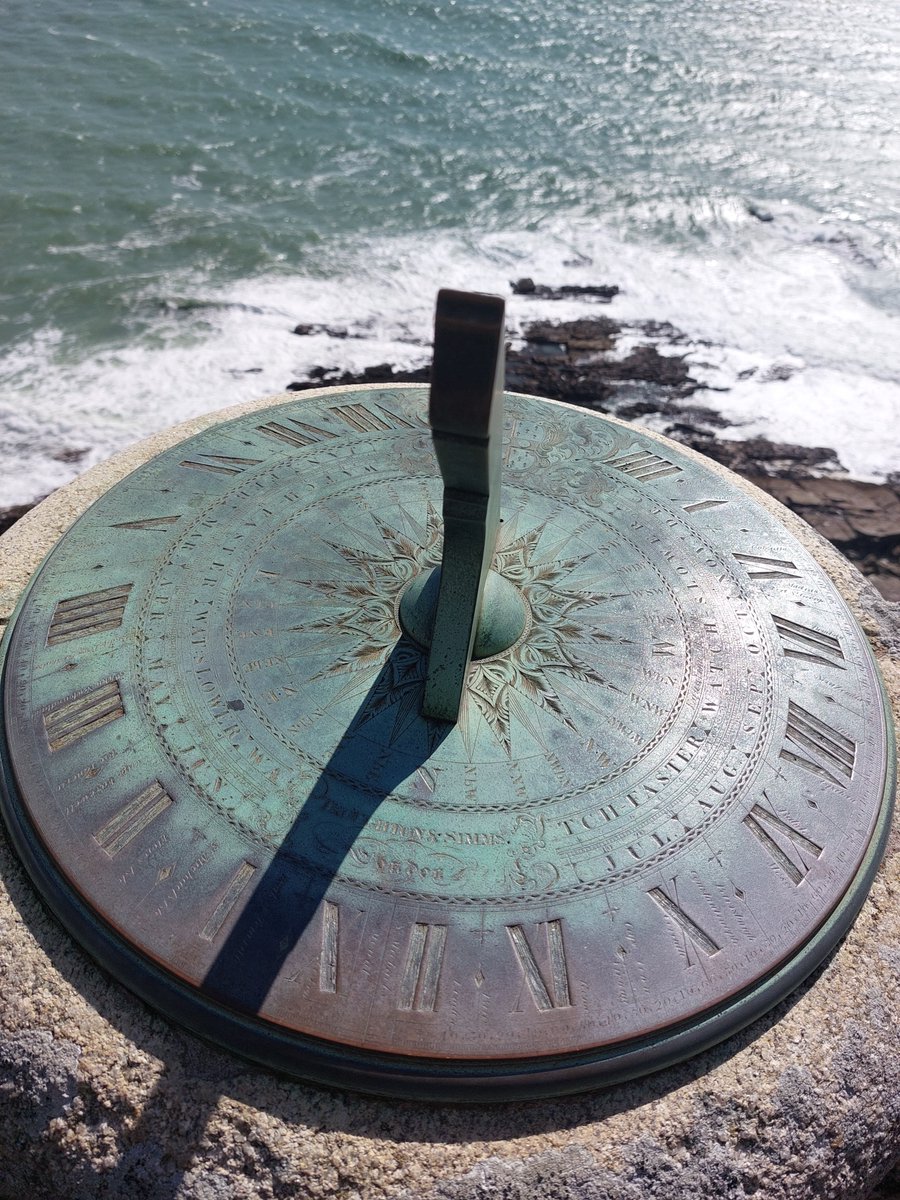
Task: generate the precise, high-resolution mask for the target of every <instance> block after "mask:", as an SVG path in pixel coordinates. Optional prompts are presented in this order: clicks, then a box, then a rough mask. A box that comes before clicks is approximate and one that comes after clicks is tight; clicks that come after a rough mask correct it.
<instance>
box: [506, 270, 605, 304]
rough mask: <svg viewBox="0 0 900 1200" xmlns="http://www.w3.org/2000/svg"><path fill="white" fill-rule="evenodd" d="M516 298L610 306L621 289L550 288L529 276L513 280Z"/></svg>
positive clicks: (599, 286) (594, 286)
mask: <svg viewBox="0 0 900 1200" xmlns="http://www.w3.org/2000/svg"><path fill="white" fill-rule="evenodd" d="M509 286H510V287H511V288H512V293H513V295H514V296H534V298H535V299H537V300H571V299H573V298H577V299H579V300H586V299H595V300H599V301H600V303H601V304H609V302H610V300H612V299H613V297H614V296H618V294H619V291H620V289H619V288H618V287H617V286H616V285H615V284H614V283H613V284H605V283H600V284H582V285H579V284H565V283H564V284H562V285H561V286H560V287H548V286H547V285H546V284H543V283H535V282H534V280H533V279H530V278H528V277H527V276H526V277H525V278H523V279H516V280H511V281H510V285H509Z"/></svg>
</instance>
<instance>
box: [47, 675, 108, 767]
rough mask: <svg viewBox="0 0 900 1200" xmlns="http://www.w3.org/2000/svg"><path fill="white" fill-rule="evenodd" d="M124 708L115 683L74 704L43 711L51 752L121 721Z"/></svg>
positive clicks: (87, 695)
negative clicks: (112, 722) (111, 723)
mask: <svg viewBox="0 0 900 1200" xmlns="http://www.w3.org/2000/svg"><path fill="white" fill-rule="evenodd" d="M124 715H125V706H124V705H123V703H122V693H121V691H120V690H119V682H118V680H117V679H111V680H110V681H109V682H108V683H101V684H99V685H98V686H97V687H95V688H93V689H92V690H91V691H90V692H85V693H84V694H83V695H81V696H79V697H78V698H77V699H76V700H67V701H66V702H65V703H64V704H57V705H54V706H53V707H52V708H47V709H45V710H44V713H43V718H44V730H45V732H46V734H47V742H48V744H49V746H50V749H51V750H62V749H63V748H64V747H65V746H71V745H72V743H73V742H77V741H79V740H80V739H81V738H83V737H85V736H86V734H89V733H92V732H93V731H94V730H95V729H100V728H101V727H102V726H103V725H108V724H109V723H110V722H111V721H116V720H118V718H119V717H124Z"/></svg>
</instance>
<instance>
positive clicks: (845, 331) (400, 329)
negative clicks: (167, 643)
mask: <svg viewBox="0 0 900 1200" xmlns="http://www.w3.org/2000/svg"><path fill="white" fill-rule="evenodd" d="M715 228H716V229H717V230H718V234H717V236H712V237H710V238H709V239H708V240H707V242H706V243H704V245H705V251H704V252H703V253H698V252H697V250H696V248H695V249H694V250H693V251H691V252H688V250H687V249H685V248H676V247H673V246H665V245H651V244H650V243H649V242H648V240H646V239H642V240H636V239H635V238H634V236H633V235H628V236H625V235H622V234H619V233H616V232H615V231H613V230H610V229H598V228H596V227H591V226H588V225H586V224H577V223H576V224H573V223H565V222H563V221H562V220H560V221H559V222H558V223H557V225H556V226H555V227H545V228H543V229H542V230H540V231H539V232H516V233H505V234H484V235H480V236H475V235H467V236H464V235H457V236H453V235H449V234H444V235H431V236H426V235H420V236H417V237H408V238H395V239H387V238H385V239H381V240H375V241H369V242H360V243H358V244H357V245H355V246H352V247H347V246H344V247H343V248H342V249H341V250H340V253H339V255H338V254H337V253H335V256H334V258H333V262H334V270H333V273H332V275H331V276H330V277H329V278H315V277H310V276H304V275H300V274H297V275H290V274H277V275H275V274H272V275H268V276H266V277H263V278H256V279H248V280H245V281H242V282H239V283H235V284H232V285H229V286H227V287H211V286H208V285H205V284H204V283H203V281H202V280H198V279H191V278H181V279H178V280H171V281H169V285H168V290H167V292H166V295H165V296H163V297H160V295H159V288H158V287H157V288H155V289H154V293H153V295H152V296H149V295H148V296H147V297H146V300H147V303H148V305H149V304H150V303H151V301H152V302H153V303H154V304H155V303H157V302H158V301H160V300H161V299H162V300H165V301H166V302H167V303H166V304H163V305H161V306H160V307H159V308H158V310H157V309H154V310H153V311H154V313H156V312H158V315H155V316H154V317H153V318H152V319H151V320H150V321H148V322H146V323H145V325H144V328H143V331H142V332H140V333H138V334H137V335H136V336H135V338H134V339H133V340H132V341H131V343H130V344H128V345H124V346H121V347H116V348H109V349H106V350H104V351H102V352H100V353H95V354H92V355H90V356H87V355H84V354H82V355H78V354H77V353H76V352H73V350H72V348H71V346H68V345H67V344H66V340H65V338H64V337H63V336H62V334H61V333H60V332H59V331H57V330H53V329H43V330H41V331H40V332H39V333H37V334H35V335H33V336H32V337H31V339H30V340H28V341H26V342H22V343H20V344H18V345H17V346H15V347H14V348H13V350H12V351H10V352H9V353H7V354H6V356H5V357H4V358H3V359H2V360H0V381H2V391H0V429H2V430H3V434H4V441H5V446H6V454H5V469H4V473H3V478H2V481H0V505H4V504H12V503H19V502H24V501H27V500H31V499H33V498H35V497H36V496H39V495H41V494H43V493H45V492H46V491H48V490H50V489H51V488H53V487H56V486H58V485H60V484H62V483H64V482H66V481H67V480H68V479H69V478H71V477H72V476H73V475H74V474H76V473H77V472H79V471H81V470H83V469H84V468H85V467H86V466H88V465H90V464H92V463H93V462H95V461H99V460H101V459H103V458H105V457H107V456H108V455H109V454H110V453H112V452H113V451H115V450H116V449H118V448H120V447H122V446H123V445H125V444H127V443H129V442H131V441H133V440H135V439H137V438H140V437H143V436H146V435H147V434H149V433H151V432H153V431H155V430H157V429H159V428H162V427H164V426H166V425H169V424H172V423H174V422H176V421H179V420H184V419H186V418H189V417H192V416H195V415H197V414H199V413H202V412H206V411H210V410H213V409H217V408H221V407H224V406H226V405H229V404H233V403H237V402H239V401H241V400H245V399H251V398H255V397H258V396H261V395H265V394H267V393H272V392H277V391H281V390H282V389H283V388H284V387H285V386H286V385H287V383H288V382H290V381H291V380H292V379H302V378H305V377H306V376H307V375H308V373H309V371H310V370H311V369H312V368H314V367H317V366H321V367H325V368H329V369H331V368H333V369H335V370H350V371H360V370H362V369H363V368H364V367H366V366H371V365H374V364H376V363H381V362H389V363H391V364H393V365H394V366H395V367H400V368H402V367H410V366H415V365H419V364H421V363H422V362H424V361H426V359H427V357H428V354H429V341H430V336H431V322H432V314H433V307H434V296H435V293H436V290H437V288H438V287H442V286H443V287H459V288H467V289H475V290H483V291H492V292H500V293H503V294H508V292H509V281H510V280H512V279H516V278H517V277H519V276H521V275H529V276H531V277H533V278H534V279H535V280H536V281H538V282H545V283H549V284H561V283H566V284H595V283H616V284H618V285H619V286H620V287H621V288H622V292H621V294H620V295H619V296H617V297H616V299H615V300H614V301H613V303H612V304H610V305H608V306H598V305H597V304H596V303H594V302H591V301H584V300H575V299H569V300H564V301H546V300H539V299H534V298H529V297H519V296H513V297H511V298H510V299H509V300H508V317H509V323H510V329H511V332H512V333H513V335H514V336H515V335H516V334H517V333H519V332H521V330H522V327H523V325H524V324H525V323H526V322H527V321H528V320H532V319H536V318H543V317H549V318H552V319H557V320H565V319H571V318H573V317H576V316H581V315H585V314H588V313H608V314H609V315H610V316H612V317H615V318H616V319H619V320H625V321H641V320H648V319H654V320H658V321H669V322H671V323H672V324H673V325H674V326H676V327H677V328H678V329H679V330H681V331H683V332H684V334H685V335H687V338H688V339H689V341H688V343H687V344H684V343H682V344H679V345H676V346H673V347H672V348H671V351H670V352H672V353H687V354H688V357H689V361H690V363H691V369H692V372H693V374H694V376H695V377H696V378H699V379H702V380H703V381H704V382H706V383H707V384H709V385H710V386H711V387H715V388H724V389H728V390H724V391H716V392H708V393H704V392H700V393H699V394H698V396H697V397H696V398H697V399H698V400H700V402H702V403H708V404H709V405H710V407H713V408H718V409H719V410H720V411H721V412H722V413H723V414H724V415H725V417H726V418H727V419H728V420H729V421H730V422H732V423H733V425H732V427H731V428H730V429H729V430H727V431H725V433H726V436H733V437H748V436H754V435H757V434H760V435H763V436H765V437H769V438H771V439H773V440H776V441H793V442H798V443H800V444H806V445H824V446H830V447H832V448H834V449H835V450H836V451H837V452H838V456H839V458H840V460H841V462H842V464H843V466H844V467H845V468H846V469H847V471H848V472H849V473H851V474H852V475H853V476H855V477H857V478H862V479H883V478H884V477H885V476H886V474H888V473H889V472H892V471H900V432H898V430H900V354H898V344H900V339H898V337H897V324H898V321H897V318H896V317H895V316H893V315H891V314H890V313H889V312H887V311H885V309H883V308H878V307H875V306H874V305H873V304H872V303H871V302H870V301H869V300H867V299H866V298H865V295H864V294H863V292H862V290H861V289H860V288H859V286H858V284H859V281H860V279H863V281H865V279H866V277H867V276H871V275H872V274H873V273H874V274H875V275H877V273H878V271H879V269H880V268H879V267H878V266H877V264H873V263H872V262H870V261H865V262H861V263H860V262H857V261H855V260H854V261H853V262H848V259H847V255H846V254H845V253H844V250H845V246H843V245H840V244H838V245H835V244H832V243H830V242H827V241H824V242H823V241H816V240H815V237H816V228H815V226H807V227H805V231H804V227H803V226H802V223H800V222H798V221H797V220H796V219H795V218H794V217H793V215H792V214H787V215H786V217H785V219H784V220H782V218H781V216H778V217H777V218H776V220H775V221H773V222H771V223H767V224H762V223H760V222H757V221H755V220H753V219H752V218H751V217H748V216H747V215H746V213H745V212H744V211H743V210H742V209H740V208H739V206H732V207H731V208H730V209H729V210H728V211H727V213H726V214H725V218H723V220H722V221H721V223H720V224H719V225H718V226H716V227H715ZM185 301H189V304H187V305H185V304H184V302H185ZM297 324H305V325H312V326H315V327H322V329H321V330H320V331H319V332H315V333H312V334H310V335H307V336H302V337H298V336H296V335H295V334H294V333H293V332H292V330H293V328H294V326H295V325H297ZM329 331H331V332H329ZM341 331H343V334H342V333H341ZM662 349H663V350H664V351H665V349H666V347H665V346H663V347H662ZM80 450H84V451H85V453H84V455H83V456H82V457H81V458H80V459H79V460H78V461H77V462H72V461H68V462H67V461H61V459H63V460H64V459H66V458H67V457H68V458H72V457H73V456H72V454H71V452H72V451H80Z"/></svg>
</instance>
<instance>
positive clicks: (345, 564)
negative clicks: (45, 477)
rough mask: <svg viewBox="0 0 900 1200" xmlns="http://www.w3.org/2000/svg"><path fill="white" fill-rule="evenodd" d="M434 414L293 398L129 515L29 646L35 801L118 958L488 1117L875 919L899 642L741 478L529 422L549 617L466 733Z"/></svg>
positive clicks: (529, 488)
mask: <svg viewBox="0 0 900 1200" xmlns="http://www.w3.org/2000/svg"><path fill="white" fill-rule="evenodd" d="M424 402H425V396H424V393H423V392H422V391H421V390H420V389H415V388H410V389H378V388H373V389H365V390H362V391H359V390H350V391H336V392H330V393H328V392H326V393H321V394H319V395H317V396H315V397H313V398H311V399H303V400H293V401H291V402H290V403H287V404H283V405H279V406H275V407H273V408H272V409H270V410H268V411H266V412H265V413H259V412H257V413H254V414H252V415H248V416H245V417H241V418H239V419H237V420H235V421H231V422H228V423H226V424H223V425H220V426H216V427H214V428H213V429H211V430H208V431H207V432H205V433H203V434H200V435H197V436H196V437H194V438H192V439H191V440H190V441H188V442H186V443H183V444H182V445H180V446H176V447H174V448H173V449H171V450H169V451H166V452H165V453H164V454H162V455H161V456H159V457H158V458H156V459H154V460H152V461H151V462H149V463H148V464H146V466H144V467H142V468H140V469H139V470H138V471H137V472H135V473H134V474H133V475H131V476H129V477H128V478H127V479H125V480H123V481H122V482H121V483H120V484H118V485H117V486H116V487H114V488H112V489H111V490H110V491H109V492H108V493H107V494H106V495H105V496H104V497H103V498H102V499H101V500H99V501H98V502H97V503H96V504H95V505H94V507H93V508H92V509H91V510H90V511H89V512H88V513H87V514H86V515H85V516H84V517H83V518H82V519H81V521H80V522H78V523H77V524H76V525H75V526H74V527H73V529H72V530H71V531H70V533H69V534H67V535H66V536H65V537H64V538H63V539H62V541H61V542H60V544H59V545H58V547H57V548H56V550H55V551H54V552H53V553H52V554H51V556H50V557H49V559H48V560H47V562H46V564H45V565H44V567H43V568H42V570H41V571H40V573H39V574H38V576H37V577H36V579H35V581H34V582H33V584H32V586H31V588H30V590H29V592H28V594H27V596H26V598H25V599H24V601H23V604H22V606H21V610H20V612H19V614H18V616H17V618H16V621H15V628H14V632H13V635H12V637H11V639H9V641H8V648H7V653H6V663H5V668H4V676H5V684H4V686H5V703H6V723H5V738H6V750H5V753H6V755H7V759H8V765H7V773H8V780H7V786H6V798H5V809H4V811H5V813H6V815H7V818H8V820H9V822H10V824H11V827H12V829H13V835H14V837H15V839H16V843H17V845H18V847H19V849H20V852H21V853H22V854H23V856H24V857H25V859H26V862H27V863H28V865H29V867H30V869H31V870H32V872H33V873H34V874H35V876H36V878H37V879H38V882H39V884H40V885H41V887H42V888H43V889H44V891H45V892H46V893H47V895H48V897H49V899H50V901H51V903H52V904H53V905H54V907H55V908H56V909H57V911H58V912H59V913H60V915H61V916H62V918H63V920H65V921H66V922H67V923H68V924H69V925H70V926H71V927H72V928H73V930H74V931H75V932H76V934H77V935H78V936H79V937H81V938H82V940H84V941H85V942H86V944H87V945H88V946H89V948H90V949H91V950H92V951H93V952H94V953H95V954H97V955H98V956H99V957H100V958H101V959H102V960H103V961H104V962H105V963H106V964H107V965H108V966H109V967H110V968H111V969H112V970H113V971H114V972H115V973H117V974H118V975H119V976H120V977H121V978H123V979H124V980H125V982H126V983H128V984H129V985H130V986H132V987H134V988H135V989H137V990H139V991H140V992H141V993H142V994H144V995H145V996H147V997H148V998H149V999H150V1000H151V1002H154V1003H157V1004H158V1005H160V1006H161V1007H162V1008H163V1009H164V1010H165V1011H167V1012H168V1013H170V1015H172V1016H174V1017H175V1018H176V1019H178V1020H182V1021H185V1022H186V1023H188V1024H190V1025H192V1026H193V1027H194V1028H197V1029H199V1030H200V1031H201V1032H203V1033H204V1034H206V1035H207V1036H212V1037H215V1038H218V1039H219V1040H222V1041H224V1042H225V1043H226V1044H228V1045H231V1046H233V1047H234V1048H236V1049H239V1050H240V1051H241V1052H243V1053H249V1054H251V1055H252V1056H254V1057H257V1058H259V1059H261V1060H262V1061H266V1062H272V1063H273V1064H276V1065H278V1066H280V1067H282V1068H284V1069H289V1070H292V1071H295V1072H297V1073H299V1074H303V1075H307V1076H310V1077H313V1078H324V1079H328V1080H332V1081H335V1080H344V1081H346V1082H350V1083H352V1084H353V1085H354V1086H359V1087H363V1088H370V1089H373V1090H386V1091H400V1092H406V1093H414V1094H429V1093H435V1094H441V1095H445V1096H455V1097H457V1098H469V1097H477V1098H487V1096H488V1095H489V1094H491V1088H493V1089H494V1094H497V1095H505V1094H506V1089H507V1087H508V1086H510V1081H511V1080H514V1081H515V1083H514V1085H513V1086H514V1088H515V1089H516V1090H517V1092H519V1093H523V1094H524V1093H528V1092H531V1093H537V1092H542V1091H559V1090H567V1089H570V1088H575V1087H580V1086H585V1085H586V1084H588V1083H590V1082H603V1081H608V1080H612V1079H616V1078H621V1077H625V1076H628V1075H631V1074H635V1073H639V1072H640V1071H644V1070H649V1069H652V1068H653V1067H655V1066H659V1065H662V1064H663V1063H664V1062H667V1061H671V1060H673V1059H675V1058H677V1057H680V1056H682V1055H684V1054H687V1053H689V1052H691V1051H692V1050H695V1049H697V1048H699V1047H700V1046H701V1045H705V1044H709V1042H710V1041H711V1040H715V1039H716V1038H718V1037H722V1036H725V1035H726V1034H727V1033H729V1032H732V1031H733V1030H735V1029H737V1028H739V1027H740V1026H741V1025H742V1024H745V1023H746V1022H747V1021H749V1020H752V1019H753V1017H754V1016H755V1015H756V1014H757V1013H759V1012H761V1011H763V1010H764V1009H765V1008H766V1007H767V1006H768V1005H771V1004H772V1003H774V1002H775V1001H776V1000H777V999H778V998H780V997H781V996H782V995H783V994H784V993H785V991H786V990H787V989H788V988H789V987H790V986H792V984H793V983H795V982H796V981H797V980H798V979H799V978H802V976H803V975H804V974H805V973H807V972H808V971H809V970H811V969H812V967H814V966H815V965H816V963H817V962H819V961H821V958H822V956H823V954H824V953H826V952H827V950H828V948H829V947H830V946H832V945H833V944H834V942H835V940H836V938H837V937H839V936H840V934H841V932H843V930H844V929H846V927H847V925H848V923H849V921H850V920H851V919H852V917H853V915H854V914H855V911H856V910H857V909H858V907H859V904H860V903H861V902H862V898H863V896H864V894H865V890H866V887H867V884H868V881H869V879H870V877H871V874H872V871H873V870H874V867H875V865H876V864H877V860H878V854H879V847H880V845H881V843H882V840H883V837H884V832H885V829H886V823H887V820H888V817H889V811H890V793H891V782H892V779H893V775H892V771H893V766H892V761H893V760H892V753H893V751H892V743H891V741H890V732H889V728H888V726H887V724H886V721H885V716H884V702H883V696H882V693H881V690H880V687H879V683H878V680H877V673H876V671H875V668H874V664H873V661H872V657H871V654H870V652H869V649H868V646H867V644H866V641H865V638H864V636H863V635H862V632H861V631H860V630H859V628H858V626H857V625H856V624H855V622H854V621H853V618H852V617H851V616H850V614H849V612H848V611H847V609H846V607H845V606H844V605H843V603H842V601H841V600H840V598H839V597H838V595H837V593H836V592H835V590H834V588H833V586H832V585H831V583H830V581H829V580H828V579H827V578H826V576H825V575H824V574H823V573H822V572H821V570H820V569H819V568H818V567H817V566H816V564H815V563H814V562H813V560H812V558H811V557H810V556H809V555H808V553H807V552H806V551H805V550H804V549H803V548H802V547H801V546H800V545H799V543H797V542H796V541H795V540H794V539H793V538H791V537H790V535H789V534H788V533H787V532H786V530H785V529H784V528H783V527H782V526H781V525H780V524H779V523H778V522H777V521H775V520H774V519H773V518H772V516H771V515H769V513H767V512H766V511H765V510H763V509H762V508H760V507H758V506H757V505H756V504H754V503H753V502H752V501H750V500H749V499H748V497H747V496H746V494H745V493H744V492H743V491H741V490H740V489H738V488H737V487H736V486H735V484H733V483H731V482H729V481H727V480H726V479H724V478H723V477H722V475H721V474H717V473H713V472H712V471H710V470H709V469H707V468H705V467H704V466H702V465H700V464H699V463H698V462H697V461H696V460H695V459H693V458H690V457H687V456H685V455H684V454H682V453H681V452H680V451H679V450H678V449H677V448H676V447H674V446H671V445H670V444H667V443H663V442H660V441H658V440H656V439H653V438H650V437H648V436H647V435H645V434H643V433H640V432H638V431H636V430H634V429H632V428H628V427H624V426H622V425H620V424H617V423H614V422H609V421H607V420H605V419H603V418H600V417H597V416H594V415H590V414H586V413H584V412H581V411H578V410H573V409H569V408H566V407H565V406H561V405H553V404H551V403H550V402H544V401H535V400H527V399H525V398H521V397H509V398H508V400H507V404H508V434H507V443H506V453H505V457H506V470H505V476H504V492H503V501H502V509H503V516H504V524H503V526H502V532H501V535H500V540H499V543H498V550H497V553H496V556H495V561H494V569H495V570H496V571H498V572H499V573H501V574H502V575H503V576H504V577H505V578H507V579H508V580H510V582H511V583H512V584H513V585H514V586H515V587H516V588H517V589H519V590H520V591H521V593H522V594H523V596H524V597H525V600H526V602H527V606H528V609H529V623H528V625H527V628H526V631H525V633H524V635H523V636H522V637H520V638H519V639H518V640H517V641H516V642H515V644H513V645H511V646H510V647H509V648H508V649H507V650H504V651H503V652H502V653H500V654H497V655H495V656H493V657H491V658H486V659H484V660H481V661H479V662H476V663H473V665H472V666H471V668H470V672H469V678H468V684H467V692H466V697H465V700H464V704H463V710H462V714H461V720H460V722H459V724H458V725H457V726H449V725H446V724H444V723H441V722H435V721H430V720H426V719H424V718H422V717H421V716H420V713H419V703H420V699H421V693H422V687H423V680H424V671H425V657H424V654H423V651H422V649H421V647H419V646H418V645H417V644H415V643H414V642H412V641H411V640H410V639H408V638H406V637H405V636H403V635H402V631H401V629H400V628H399V625H398V623H397V606H398V601H399V596H400V595H401V594H402V592H403V590H404V589H405V588H406V587H407V586H408V584H409V582H410V580H411V579H412V578H414V577H415V576H416V575H417V574H419V573H420V572H423V571H426V570H429V569H431V568H432V567H433V566H435V565H436V564H437V563H438V561H439V558H440V542H441V529H440V521H439V517H438V510H439V498H440V485H439V480H438V476H437V471H436V468H433V467H430V466H428V465H427V462H428V458H429V455H430V451H429V442H428V434H427V430H426V429H425V428H424V423H423V412H424Z"/></svg>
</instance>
